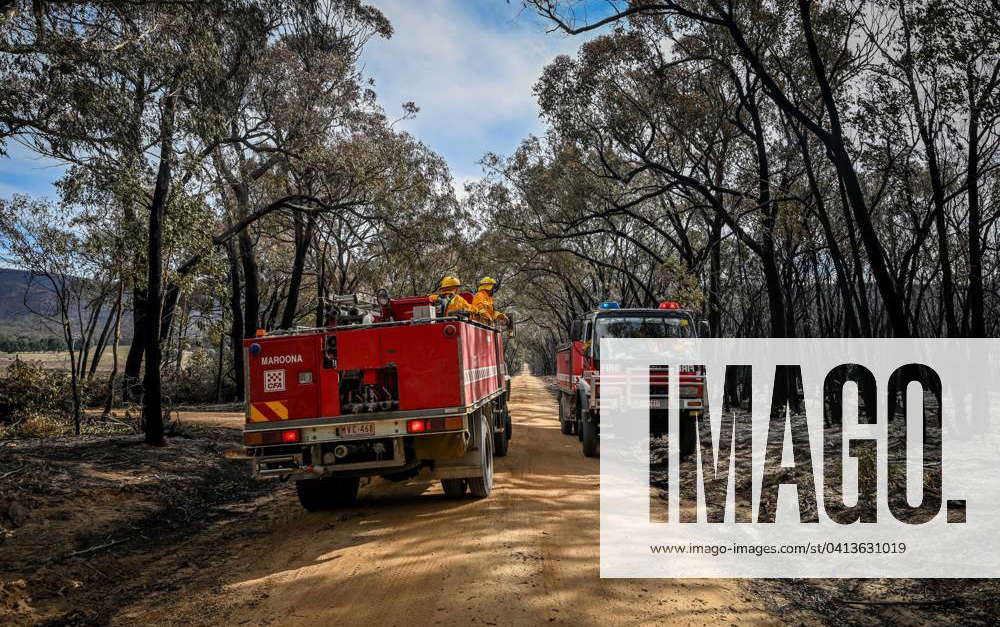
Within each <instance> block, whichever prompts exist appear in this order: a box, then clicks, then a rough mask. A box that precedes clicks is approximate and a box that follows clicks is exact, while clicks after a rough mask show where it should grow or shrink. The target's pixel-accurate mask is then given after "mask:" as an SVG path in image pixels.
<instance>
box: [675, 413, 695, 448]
mask: <svg viewBox="0 0 1000 627" xmlns="http://www.w3.org/2000/svg"><path fill="white" fill-rule="evenodd" d="M695 420H697V419H696V418H695V417H694V416H692V415H691V414H689V413H687V412H684V413H682V414H681V419H680V424H678V425H677V430H678V431H680V437H679V438H678V448H679V449H680V454H681V457H687V456H688V455H690V454H692V453H694V449H695V439H696V437H695V436H696V435H697V429H695V424H694V421H695Z"/></svg>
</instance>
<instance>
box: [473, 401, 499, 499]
mask: <svg viewBox="0 0 1000 627" xmlns="http://www.w3.org/2000/svg"><path fill="white" fill-rule="evenodd" d="M491 432H492V429H491V428H490V421H489V420H488V419H487V418H486V414H485V413H482V412H480V414H479V433H477V435H478V436H479V452H480V459H481V462H480V474H479V476H478V477H469V478H468V479H467V482H468V484H469V492H470V493H471V494H472V496H474V497H476V498H477V499H483V498H486V497H487V496H489V495H490V491H491V490H492V489H493V436H492V435H491Z"/></svg>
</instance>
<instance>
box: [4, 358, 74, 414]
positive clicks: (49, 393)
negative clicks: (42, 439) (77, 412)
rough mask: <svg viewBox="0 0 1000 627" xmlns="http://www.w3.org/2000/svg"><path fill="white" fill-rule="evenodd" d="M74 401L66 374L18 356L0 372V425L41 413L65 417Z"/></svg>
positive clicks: (69, 412)
mask: <svg viewBox="0 0 1000 627" xmlns="http://www.w3.org/2000/svg"><path fill="white" fill-rule="evenodd" d="M72 407H73V400H72V390H71V388H70V381H69V374H68V373H66V372H62V371H58V370H47V369H45V368H43V367H41V366H39V365H36V364H32V363H29V362H26V361H23V360H20V359H15V360H14V361H12V362H11V363H10V364H9V365H8V366H7V368H5V369H4V370H3V371H2V372H0V424H5V425H12V424H16V423H18V422H21V421H22V420H25V419H28V418H33V417H40V416H53V415H59V416H68V415H70V414H71V413H72Z"/></svg>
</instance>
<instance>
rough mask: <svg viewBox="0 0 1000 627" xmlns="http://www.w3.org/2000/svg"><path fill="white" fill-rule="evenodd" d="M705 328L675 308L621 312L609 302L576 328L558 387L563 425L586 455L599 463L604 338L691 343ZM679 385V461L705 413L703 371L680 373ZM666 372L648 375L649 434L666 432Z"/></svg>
mask: <svg viewBox="0 0 1000 627" xmlns="http://www.w3.org/2000/svg"><path fill="white" fill-rule="evenodd" d="M707 326H708V325H707V324H705V323H701V324H698V323H697V322H696V318H695V316H694V314H693V312H691V311H689V310H686V309H683V308H682V307H681V306H680V304H678V303H675V302H669V301H668V302H663V303H660V305H659V307H657V308H655V309H654V308H640V309H622V308H621V307H619V306H618V304H617V303H614V302H610V301H606V302H603V303H601V304H600V306H599V307H598V309H597V310H595V311H592V312H589V313H587V314H584V315H583V316H581V317H580V318H577V319H576V320H575V321H574V322H573V327H572V332H571V340H570V342H568V343H566V344H564V345H563V346H561V347H559V349H558V350H557V352H556V379H557V383H558V386H559V425H560V427H561V429H562V432H563V433H566V434H576V435H577V437H578V438H579V439H580V442H581V445H582V448H583V454H584V455H586V456H588V457H595V456H597V454H598V450H599V448H598V444H599V437H600V429H601V412H600V408H601V393H600V346H601V339H602V338H671V337H678V338H691V337H698V336H699V335H701V336H703V337H704V336H707V335H708V328H707ZM679 374H680V380H679V382H678V389H679V393H680V408H681V415H680V420H679V431H680V433H679V442H680V452H681V455H687V454H690V453H692V452H693V451H694V448H695V436H696V433H695V425H694V421H695V419H697V417H698V416H699V415H701V413H702V412H703V411H704V410H705V375H704V370H703V369H701V367H699V366H692V367H688V368H686V369H684V370H682V371H681V372H680V373H679ZM668 382H669V373H668V371H667V369H666V367H663V368H659V367H656V366H653V367H651V369H650V375H649V383H650V389H649V399H650V429H651V433H652V435H654V436H656V435H663V434H665V433H666V432H667V408H668V405H667V390H668Z"/></svg>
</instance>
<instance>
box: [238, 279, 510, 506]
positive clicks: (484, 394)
mask: <svg viewBox="0 0 1000 627" xmlns="http://www.w3.org/2000/svg"><path fill="white" fill-rule="evenodd" d="M467 300H470V301H471V295H468V296H467ZM327 306H328V323H327V324H328V326H326V327H323V328H317V329H297V330H289V331H277V332H272V333H269V334H266V335H263V336H261V337H257V338H253V339H249V340H246V341H245V342H244V356H245V359H246V366H247V367H246V372H247V392H248V403H247V412H246V416H247V418H246V426H245V429H244V443H245V446H246V454H247V456H248V457H249V458H250V459H251V461H252V464H253V471H254V474H255V475H256V476H258V477H281V478H285V479H292V480H294V481H295V482H296V488H297V492H298V496H299V500H300V502H301V503H302V506H303V507H305V508H306V509H307V510H310V511H312V510H318V509H324V508H328V507H335V506H341V505H345V504H350V503H352V502H354V501H355V499H356V498H357V493H358V487H359V484H360V480H361V478H363V477H370V476H380V477H383V478H386V479H390V480H398V481H401V480H405V479H408V478H410V477H413V476H416V475H417V474H419V473H420V472H421V470H422V469H424V468H428V469H430V471H431V473H432V476H435V477H437V478H438V479H440V480H441V483H442V485H443V487H444V491H445V493H446V494H447V495H449V496H451V497H460V496H462V495H463V494H465V492H466V490H468V491H469V492H471V493H472V495H473V496H476V497H480V498H481V497H486V496H488V495H489V493H490V489H491V487H492V485H493V457H494V455H496V456H503V455H506V453H507V446H508V442H509V440H510V436H511V422H510V414H509V412H508V409H507V401H508V397H509V394H510V378H509V377H508V375H507V368H506V366H505V362H504V345H503V337H502V335H501V332H500V330H499V329H497V328H494V327H492V326H489V325H486V324H481V323H479V322H476V321H473V320H470V319H469V318H468V317H464V316H445V315H444V314H443V312H442V311H441V308H440V307H436V306H435V305H433V304H432V303H431V301H430V299H429V298H428V297H426V296H418V297H413V298H404V299H396V300H391V299H390V298H389V297H388V294H387V293H386V292H385V291H384V290H380V292H379V295H378V302H368V301H366V300H365V299H364V298H362V297H360V296H357V295H352V296H338V297H335V298H333V299H332V300H331V301H330V302H329V303H328V305H327Z"/></svg>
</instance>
